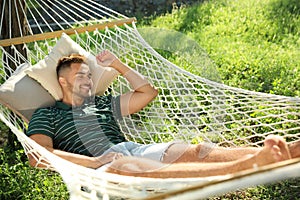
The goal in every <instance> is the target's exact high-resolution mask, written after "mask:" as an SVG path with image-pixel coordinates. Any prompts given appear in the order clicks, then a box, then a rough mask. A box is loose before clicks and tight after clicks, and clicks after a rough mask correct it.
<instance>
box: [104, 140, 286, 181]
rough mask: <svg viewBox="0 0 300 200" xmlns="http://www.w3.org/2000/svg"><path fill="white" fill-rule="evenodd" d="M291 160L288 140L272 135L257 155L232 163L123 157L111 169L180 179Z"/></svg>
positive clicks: (225, 172) (125, 173) (114, 171)
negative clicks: (164, 162)
mask: <svg viewBox="0 0 300 200" xmlns="http://www.w3.org/2000/svg"><path fill="white" fill-rule="evenodd" d="M287 159H290V153H289V150H288V146H287V144H286V143H285V141H284V140H283V139H282V138H280V137H274V136H270V137H268V138H267V139H266V140H265V147H264V148H262V149H261V150H260V151H259V152H257V153H255V154H254V155H251V156H248V157H244V158H241V159H239V160H235V161H230V162H215V163H197V162H193V163H190V162H189V163H174V164H163V163H161V162H156V161H152V160H149V159H143V158H135V157H124V158H121V159H119V160H116V161H114V162H113V163H112V165H111V166H110V167H109V168H108V170H107V171H108V172H111V173H117V174H122V175H129V176H142V177H157V178H172V177H173V178H175V177H177V178H179V177H205V176H215V175H224V174H229V173H234V172H238V171H242V170H246V169H250V168H252V167H253V165H254V164H256V165H257V166H263V165H267V164H271V163H274V162H279V161H283V160H287Z"/></svg>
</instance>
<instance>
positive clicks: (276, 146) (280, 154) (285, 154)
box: [256, 135, 291, 166]
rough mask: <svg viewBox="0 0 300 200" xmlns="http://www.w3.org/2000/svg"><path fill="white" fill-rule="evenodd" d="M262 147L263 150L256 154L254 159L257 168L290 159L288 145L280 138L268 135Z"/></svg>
mask: <svg viewBox="0 0 300 200" xmlns="http://www.w3.org/2000/svg"><path fill="white" fill-rule="evenodd" d="M264 145H265V146H264V148H263V149H262V150H261V151H260V152H259V153H258V154H257V157H256V161H257V164H258V165H259V166H262V165H267V164H271V163H275V162H280V161H284V160H288V159H290V158H291V155H290V151H289V148H288V145H287V143H286V142H285V140H284V139H283V138H282V137H280V136H275V135H269V136H268V137H267V138H266V139H265V142H264Z"/></svg>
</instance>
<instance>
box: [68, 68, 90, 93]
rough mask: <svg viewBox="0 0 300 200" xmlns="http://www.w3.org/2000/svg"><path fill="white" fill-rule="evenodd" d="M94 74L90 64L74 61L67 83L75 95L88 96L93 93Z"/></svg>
mask: <svg viewBox="0 0 300 200" xmlns="http://www.w3.org/2000/svg"><path fill="white" fill-rule="evenodd" d="M91 78H92V75H91V72H90V69H89V67H88V65H86V64H84V63H72V64H71V71H70V72H69V73H68V75H67V76H66V83H67V84H66V85H67V88H68V90H69V92H72V93H73V96H77V97H80V98H86V97H89V96H90V95H91V89H92V86H93V82H92V79H91Z"/></svg>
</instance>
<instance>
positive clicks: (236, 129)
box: [0, 0, 300, 199]
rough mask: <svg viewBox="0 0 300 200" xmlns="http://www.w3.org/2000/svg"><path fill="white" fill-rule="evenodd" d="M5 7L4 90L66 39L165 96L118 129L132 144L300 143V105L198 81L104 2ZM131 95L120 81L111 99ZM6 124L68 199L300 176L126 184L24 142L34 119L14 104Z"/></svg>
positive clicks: (271, 172)
mask: <svg viewBox="0 0 300 200" xmlns="http://www.w3.org/2000/svg"><path fill="white" fill-rule="evenodd" d="M1 2H2V4H1V5H2V8H0V9H1V14H0V22H1V24H0V33H1V36H2V38H1V40H0V55H1V57H2V59H1V60H0V66H1V69H2V70H1V81H2V83H4V82H5V81H6V80H7V79H8V78H9V77H10V76H11V75H12V74H13V72H14V71H15V70H16V69H18V66H20V65H22V64H23V63H29V64H31V65H34V64H36V63H38V62H39V61H40V60H42V59H44V58H45V57H47V55H48V54H49V53H50V52H51V50H52V48H53V46H54V45H55V44H56V43H57V41H58V40H59V39H60V37H61V35H62V33H66V34H68V35H70V37H71V38H72V40H74V41H75V42H76V43H77V44H79V45H80V46H81V47H82V48H84V49H85V50H86V51H87V52H91V53H92V54H94V55H96V54H97V53H98V52H100V51H101V50H103V49H109V50H110V51H112V52H113V53H114V54H116V55H117V56H118V57H119V58H120V59H121V60H122V61H123V62H125V63H126V64H127V65H129V66H130V67H132V68H134V69H135V70H137V71H139V72H140V73H141V74H143V75H144V76H145V77H147V79H148V80H149V81H150V82H151V83H152V84H153V85H155V87H156V88H157V89H158V90H159V95H158V97H157V98H156V99H155V100H154V101H153V102H152V103H151V104H150V105H149V106H148V107H146V108H145V109H143V110H142V111H140V112H139V113H137V114H134V115H132V116H130V117H126V118H124V119H123V120H122V121H121V122H120V126H121V129H122V131H123V132H124V133H125V135H126V138H127V139H128V140H131V141H135V142H138V143H145V144H147V143H157V142H168V141H174V140H180V141H185V142H187V143H199V142H208V143H213V144H217V145H219V146H224V147H234V146H261V145H262V143H263V140H264V138H265V137H266V136H268V135H269V134H278V135H281V136H283V137H284V138H285V139H286V140H287V141H288V142H291V141H295V140H298V139H299V137H300V99H299V98H293V97H285V96H278V95H271V94H265V93H258V92H252V91H247V90H243V89H239V88H233V87H229V86H226V85H224V84H221V83H218V82H214V81H211V80H208V79H206V78H203V77H199V76H196V75H193V74H191V73H189V72H187V71H185V70H183V69H181V68H179V67H177V66H175V65H174V64H172V63H171V62H169V61H167V60H166V59H164V58H163V57H162V56H161V55H160V54H158V53H157V51H155V50H154V49H153V48H152V47H151V46H150V45H148V43H147V42H146V41H145V40H144V39H143V37H142V36H141V35H140V33H139V32H138V29H137V28H136V26H135V19H134V18H128V17H126V16H124V15H121V14H119V13H117V12H115V11H113V10H111V9H109V8H107V7H104V6H102V5H101V4H99V3H97V1H92V0H85V1H81V0H76V1H75V0H68V1H64V0H60V1H58V0H55V1H48V0H39V1H37V0H26V1H22V0H19V1H18V0H14V1H9V0H3V1H1ZM129 88H130V87H129V85H128V83H127V82H126V81H125V79H123V78H122V77H118V78H117V80H115V81H114V82H113V83H112V84H111V86H110V87H109V89H108V90H107V91H106V92H107V93H112V94H113V95H118V94H120V93H124V92H126V91H128V90H129ZM1 92H3V89H2V91H1ZM4 92H5V91H4ZM32 98H34V97H32ZM2 101H3V100H2ZM2 101H1V102H2ZM24 101H25V99H24ZM30 109H33V108H30ZM12 111H13V112H12ZM0 117H1V120H2V121H3V122H4V123H5V124H6V125H7V126H8V127H9V128H10V129H11V130H12V132H13V133H14V134H16V135H17V136H18V139H19V141H20V142H21V143H22V145H23V147H24V149H25V150H26V153H28V154H32V155H33V156H34V157H35V158H36V159H37V160H38V163H44V164H45V165H47V166H48V168H49V169H53V170H55V171H57V172H59V173H60V174H61V176H62V178H63V180H64V182H65V183H66V184H67V187H68V189H69V191H70V197H71V199H85V198H86V199H97V198H104V199H105V198H108V197H109V196H113V197H120V198H146V197H152V195H154V196H153V197H154V198H157V199H160V198H179V197H180V196H182V197H184V198H185V199H188V198H191V199H195V197H197V198H200V197H203V198H204V197H208V196H211V195H215V194H220V193H222V192H227V191H230V190H234V189H235V188H237V187H247V186H249V185H253V184H261V183H264V182H270V181H274V180H281V179H287V178H290V177H296V176H299V174H300V173H297V170H298V171H299V167H300V165H299V162H298V161H295V160H293V161H288V162H285V163H284V164H281V165H279V166H278V165H276V166H272V167H265V168H263V169H261V170H259V171H255V172H253V171H252V172H251V173H250V172H249V173H246V175H245V173H239V174H236V175H234V176H233V175H227V176H220V177H207V178H185V179H152V178H140V177H126V178H124V177H123V176H121V175H114V174H108V173H105V172H97V173H96V172H95V171H94V170H92V169H88V168H84V167H82V166H78V165H75V164H73V163H70V162H68V161H66V160H63V159H61V158H59V157H57V156H55V155H53V154H51V153H49V152H48V151H47V150H45V149H44V148H42V147H41V146H39V145H38V144H36V143H35V142H33V141H32V140H30V139H29V138H28V137H27V136H26V135H25V134H24V132H25V131H26V127H27V123H28V120H29V119H28V118H26V117H24V115H20V112H19V111H18V109H16V108H14V107H13V106H12V105H11V104H9V103H2V105H1V113H0ZM262 175H263V177H264V179H262V178H261V177H262ZM156 195H158V196H156ZM159 195H160V196H159Z"/></svg>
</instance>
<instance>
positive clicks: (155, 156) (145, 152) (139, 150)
mask: <svg viewBox="0 0 300 200" xmlns="http://www.w3.org/2000/svg"><path fill="white" fill-rule="evenodd" d="M172 144H174V142H169V143H153V144H138V143H135V142H122V143H119V144H116V145H114V146H112V147H111V148H109V149H108V150H106V151H105V152H104V153H103V154H107V153H111V152H116V153H122V154H123V155H124V156H134V157H142V158H148V159H152V160H156V161H162V159H163V157H164V155H165V152H166V150H167V149H168V148H169V147H170V146H171V145H172ZM103 154H102V155H103ZM109 165H110V163H108V164H106V165H103V166H101V167H100V168H98V169H97V170H99V171H105V170H106V169H107V168H108V166H109Z"/></svg>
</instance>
